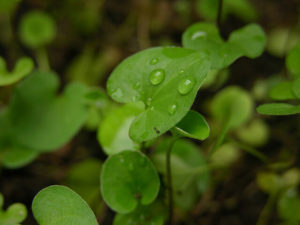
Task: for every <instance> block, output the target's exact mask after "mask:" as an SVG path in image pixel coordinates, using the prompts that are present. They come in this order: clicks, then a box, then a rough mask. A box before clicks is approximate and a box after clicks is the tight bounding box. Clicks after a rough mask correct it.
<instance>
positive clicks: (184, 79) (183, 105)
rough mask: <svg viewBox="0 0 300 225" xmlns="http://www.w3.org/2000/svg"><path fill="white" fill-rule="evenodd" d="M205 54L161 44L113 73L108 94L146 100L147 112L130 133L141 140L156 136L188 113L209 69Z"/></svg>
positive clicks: (127, 99) (108, 84) (134, 123)
mask: <svg viewBox="0 0 300 225" xmlns="http://www.w3.org/2000/svg"><path fill="white" fill-rule="evenodd" d="M209 67H210V63H209V61H208V60H207V57H206V56H205V55H203V54H202V53H199V52H197V51H193V50H190V49H185V48H178V47H164V48H163V47H158V48H151V49H147V50H144V51H141V52H139V53H137V54H135V55H133V56H131V57H129V58H127V59H125V60H124V61H123V62H122V63H121V64H120V65H119V66H118V67H117V68H116V69H115V70H114V71H113V73H112V74H111V76H110V78H109V80H108V83H107V88H108V93H109V95H110V96H111V97H112V98H113V99H114V100H116V101H118V102H122V103H127V102H135V101H143V102H144V103H145V105H146V110H145V112H143V113H141V114H140V115H139V116H138V117H137V118H136V119H135V120H134V122H133V123H132V125H131V127H130V130H129V134H130V137H131V138H132V139H133V140H135V141H138V142H141V141H146V140H150V139H153V138H155V137H157V136H159V135H161V134H163V133H164V132H166V131H167V130H169V129H170V128H172V127H173V126H175V125H176V124H177V123H178V122H179V121H180V120H181V119H182V118H183V117H184V116H185V114H186V113H187V112H188V110H189V108H190V107H191V105H192V104H193V101H194V98H195V96H196V94H197V91H198V90H199V88H200V86H201V84H202V83H203V81H204V79H205V77H206V74H207V72H208V70H209Z"/></svg>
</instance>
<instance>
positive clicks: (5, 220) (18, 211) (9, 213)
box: [0, 193, 27, 225]
mask: <svg viewBox="0 0 300 225" xmlns="http://www.w3.org/2000/svg"><path fill="white" fill-rule="evenodd" d="M3 203H4V198H3V196H2V194H1V193H0V224H3V225H19V224H20V223H21V222H22V221H23V220H25V219H26V217H27V209H26V207H25V206H24V205H23V204H21V203H14V204H12V205H11V206H9V207H8V208H7V210H6V211H3V210H2V206H3Z"/></svg>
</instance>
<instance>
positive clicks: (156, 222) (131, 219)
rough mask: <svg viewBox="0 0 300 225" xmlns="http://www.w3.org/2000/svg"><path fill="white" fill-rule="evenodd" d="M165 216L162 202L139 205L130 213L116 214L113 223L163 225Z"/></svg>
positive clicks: (117, 224) (115, 224)
mask: <svg viewBox="0 0 300 225" xmlns="http://www.w3.org/2000/svg"><path fill="white" fill-rule="evenodd" d="M166 217H167V210H166V206H165V205H164V204H163V203H162V202H154V203H153V204H151V205H147V206H142V205H139V207H138V208H137V209H136V210H135V211H134V212H132V213H128V214H117V215H116V217H115V218H114V223H113V225H140V224H143V225H163V224H164V222H165V220H166Z"/></svg>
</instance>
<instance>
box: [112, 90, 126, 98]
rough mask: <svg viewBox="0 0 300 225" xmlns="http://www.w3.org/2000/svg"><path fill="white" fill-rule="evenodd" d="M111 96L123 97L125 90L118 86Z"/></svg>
mask: <svg viewBox="0 0 300 225" xmlns="http://www.w3.org/2000/svg"><path fill="white" fill-rule="evenodd" d="M111 96H112V97H113V98H122V97H123V91H122V90H121V89H120V88H118V89H116V90H114V91H113V92H112V94H111Z"/></svg>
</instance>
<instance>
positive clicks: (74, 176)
mask: <svg viewBox="0 0 300 225" xmlns="http://www.w3.org/2000/svg"><path fill="white" fill-rule="evenodd" d="M101 168H102V163H101V162H100V161H99V160H97V159H94V158H89V159H86V160H83V161H81V162H79V163H76V164H74V165H73V166H72V168H71V169H70V170H69V171H68V174H67V176H66V184H67V186H68V187H70V188H71V189H72V190H74V191H75V192H76V193H78V194H79V195H80V196H81V197H82V198H83V199H84V200H85V201H86V202H87V203H88V204H89V205H90V206H95V207H97V205H99V204H100V203H101V201H100V190H99V186H100V179H99V175H100V171H101ZM87 174H88V176H87Z"/></svg>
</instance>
